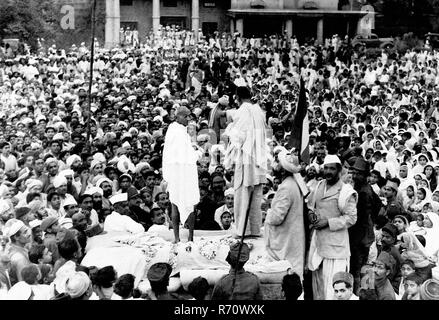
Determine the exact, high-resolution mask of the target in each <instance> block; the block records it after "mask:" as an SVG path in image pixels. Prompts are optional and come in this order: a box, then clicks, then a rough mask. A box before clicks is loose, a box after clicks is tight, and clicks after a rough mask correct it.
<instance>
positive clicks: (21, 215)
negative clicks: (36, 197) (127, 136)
mask: <svg viewBox="0 0 439 320" xmlns="http://www.w3.org/2000/svg"><path fill="white" fill-rule="evenodd" d="M15 218H16V219H18V220H21V221H23V223H24V224H25V225H26V226H28V227H29V222H30V221H32V220H35V219H36V218H35V214H34V213H32V212H31V209H30V208H28V207H20V208H16V209H15Z"/></svg>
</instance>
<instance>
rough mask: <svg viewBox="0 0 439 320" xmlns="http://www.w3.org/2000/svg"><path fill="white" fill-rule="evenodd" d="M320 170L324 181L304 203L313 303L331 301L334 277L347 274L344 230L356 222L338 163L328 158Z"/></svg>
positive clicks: (354, 208) (353, 196) (353, 194)
mask: <svg viewBox="0 0 439 320" xmlns="http://www.w3.org/2000/svg"><path fill="white" fill-rule="evenodd" d="M323 166H324V169H323V170H324V180H322V181H321V182H320V183H319V184H318V185H317V187H316V189H315V190H314V191H313V192H312V193H311V194H310V196H309V200H308V208H309V219H310V222H311V223H312V227H313V231H312V235H311V244H310V249H309V256H308V269H309V270H310V271H312V288H313V298H314V300H330V299H332V297H333V289H332V279H333V276H334V274H336V273H337V272H340V271H345V272H348V271H349V258H350V255H351V253H350V248H349V233H348V228H349V227H351V226H352V225H354V224H355V222H356V221H357V192H356V191H355V190H354V188H353V187H352V186H351V185H350V184H345V183H343V181H342V180H341V179H340V174H341V170H342V165H341V161H340V159H339V158H338V157H337V156H336V155H331V154H329V155H327V156H326V157H325V160H324V162H323Z"/></svg>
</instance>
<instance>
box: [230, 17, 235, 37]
mask: <svg viewBox="0 0 439 320" xmlns="http://www.w3.org/2000/svg"><path fill="white" fill-rule="evenodd" d="M234 32H235V20H234V19H233V18H230V33H231V34H233V33H234Z"/></svg>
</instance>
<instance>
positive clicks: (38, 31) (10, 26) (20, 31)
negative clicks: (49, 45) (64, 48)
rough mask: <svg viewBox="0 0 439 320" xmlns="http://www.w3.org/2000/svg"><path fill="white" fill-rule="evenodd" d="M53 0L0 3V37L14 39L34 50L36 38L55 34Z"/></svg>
mask: <svg viewBox="0 0 439 320" xmlns="http://www.w3.org/2000/svg"><path fill="white" fill-rule="evenodd" d="M58 12H59V11H58V6H57V4H56V2H55V0H30V1H29V0H4V1H0V37H1V38H5V37H15V38H18V39H20V40H21V41H24V42H26V43H28V44H29V45H30V46H31V48H35V47H36V44H37V39H38V38H44V37H46V38H50V37H52V36H53V35H54V34H55V29H56V27H55V26H56V23H55V17H56V15H57V13H58Z"/></svg>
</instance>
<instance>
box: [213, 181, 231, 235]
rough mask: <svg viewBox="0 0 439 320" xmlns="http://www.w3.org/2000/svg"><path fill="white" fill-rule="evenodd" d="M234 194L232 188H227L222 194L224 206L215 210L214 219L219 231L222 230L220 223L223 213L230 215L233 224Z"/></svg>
mask: <svg viewBox="0 0 439 320" xmlns="http://www.w3.org/2000/svg"><path fill="white" fill-rule="evenodd" d="M234 194H235V190H233V188H229V189H227V190H226V191H225V192H224V197H225V202H226V203H225V204H224V205H223V206H221V207H219V208H218V209H216V210H215V216H214V219H215V221H216V222H217V223H218V225H219V226H220V227H221V229H224V227H223V225H222V223H221V217H222V215H223V214H224V213H225V212H228V213H230V216H231V220H232V222H233V203H234Z"/></svg>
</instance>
